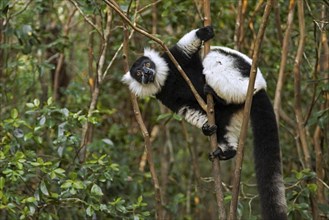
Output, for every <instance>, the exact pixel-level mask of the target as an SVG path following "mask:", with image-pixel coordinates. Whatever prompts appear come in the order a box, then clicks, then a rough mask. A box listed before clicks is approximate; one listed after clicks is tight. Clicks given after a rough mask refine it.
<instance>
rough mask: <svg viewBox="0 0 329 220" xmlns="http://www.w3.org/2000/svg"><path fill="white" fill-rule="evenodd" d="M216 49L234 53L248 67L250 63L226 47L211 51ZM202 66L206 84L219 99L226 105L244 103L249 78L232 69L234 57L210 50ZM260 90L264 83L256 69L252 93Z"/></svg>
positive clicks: (242, 55)
mask: <svg viewBox="0 0 329 220" xmlns="http://www.w3.org/2000/svg"><path fill="white" fill-rule="evenodd" d="M216 48H219V49H222V50H225V51H227V52H229V53H234V54H236V55H238V56H240V57H242V58H243V59H244V60H246V61H247V62H248V63H250V65H251V63H252V60H251V59H250V58H249V57H248V56H246V55H244V54H242V53H240V52H238V51H236V50H232V49H229V48H227V47H214V48H212V49H216ZM203 66H204V70H203V74H205V77H206V82H207V83H208V85H209V86H210V87H212V88H213V89H214V91H215V92H216V94H217V95H218V96H219V97H221V98H222V99H224V100H225V101H226V102H227V103H234V104H239V103H243V102H245V100H246V95H247V90H248V84H249V77H243V76H242V75H241V73H240V72H239V69H237V68H235V67H234V57H231V56H227V55H225V54H221V53H220V52H219V51H216V50H212V51H210V53H208V54H207V56H206V57H205V59H204V60H203ZM261 89H266V81H265V79H264V77H263V75H262V73H261V72H260V70H259V69H257V76H256V81H255V89H254V93H256V92H258V91H259V90H261Z"/></svg>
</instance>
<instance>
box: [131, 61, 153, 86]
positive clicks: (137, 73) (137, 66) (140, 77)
mask: <svg viewBox="0 0 329 220" xmlns="http://www.w3.org/2000/svg"><path fill="white" fill-rule="evenodd" d="M130 75H131V77H133V78H134V79H135V80H137V81H138V82H139V83H141V84H148V83H153V82H154V78H155V64H154V62H153V61H152V60H151V59H150V58H148V57H145V56H142V57H140V58H139V59H137V60H136V62H135V63H134V64H133V65H132V67H131V69H130Z"/></svg>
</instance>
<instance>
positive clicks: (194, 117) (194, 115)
mask: <svg viewBox="0 0 329 220" xmlns="http://www.w3.org/2000/svg"><path fill="white" fill-rule="evenodd" d="M178 114H179V115H181V116H183V117H184V118H185V120H186V121H187V122H189V123H190V124H192V125H194V126H196V127H198V128H202V126H203V125H204V124H205V123H206V122H208V118H207V115H205V114H203V113H202V112H200V111H198V110H194V109H191V108H189V107H187V106H184V107H182V108H181V109H179V111H178Z"/></svg>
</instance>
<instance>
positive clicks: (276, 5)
mask: <svg viewBox="0 0 329 220" xmlns="http://www.w3.org/2000/svg"><path fill="white" fill-rule="evenodd" d="M291 2H292V1H290V4H289V8H290V6H291ZM273 10H274V15H275V26H276V29H277V31H278V38H279V41H280V43H281V44H282V41H283V36H282V29H281V18H280V3H279V1H278V0H274V1H273Z"/></svg>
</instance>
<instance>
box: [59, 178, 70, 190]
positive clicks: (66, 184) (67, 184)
mask: <svg viewBox="0 0 329 220" xmlns="http://www.w3.org/2000/svg"><path fill="white" fill-rule="evenodd" d="M71 186H72V181H71V180H67V181H66V182H65V183H63V184H62V185H61V188H62V189H67V188H69V187H71Z"/></svg>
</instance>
